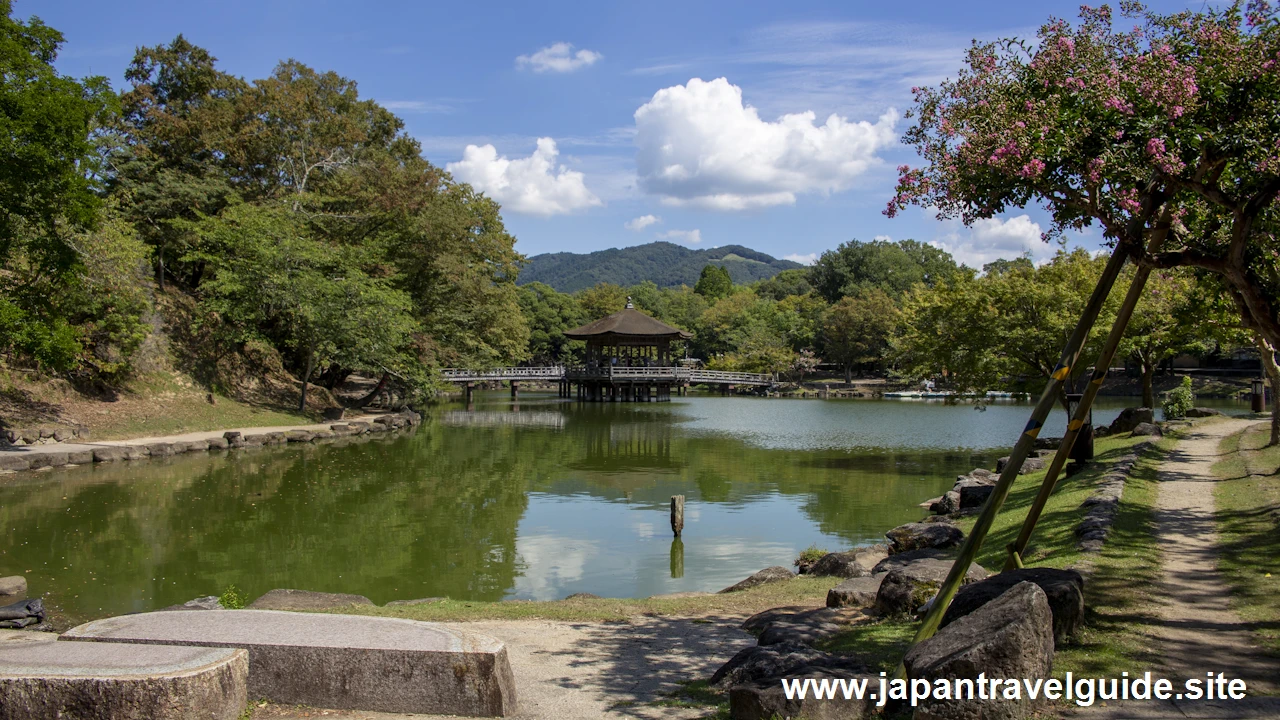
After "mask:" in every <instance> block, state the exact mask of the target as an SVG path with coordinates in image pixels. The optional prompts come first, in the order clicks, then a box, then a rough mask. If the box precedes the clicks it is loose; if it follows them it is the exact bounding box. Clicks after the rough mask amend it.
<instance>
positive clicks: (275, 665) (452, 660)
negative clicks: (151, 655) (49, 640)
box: [62, 610, 516, 717]
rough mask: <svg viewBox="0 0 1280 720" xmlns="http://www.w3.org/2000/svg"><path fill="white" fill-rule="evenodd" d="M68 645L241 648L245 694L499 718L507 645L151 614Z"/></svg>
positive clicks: (512, 701) (400, 625)
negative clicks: (245, 674)
mask: <svg viewBox="0 0 1280 720" xmlns="http://www.w3.org/2000/svg"><path fill="white" fill-rule="evenodd" d="M62 638H63V639H64V640H88V641H94V640H96V641H105V642H111V643H153V644H162V645H199V646H205V647H232V648H244V649H246V650H248V651H249V667H250V672H249V695H250V696H251V697H254V698H266V699H268V700H272V701H275V702H278V703H284V704H300V705H310V706H313V707H324V708H335V709H340V710H373V711H381V712H397V713H423V714H439V715H468V716H473V717H505V716H507V715H511V714H513V713H514V712H515V710H516V692H515V679H514V677H513V676H512V674H511V665H510V663H509V661H508V659H507V649H506V646H505V645H503V644H502V643H501V642H499V641H497V640H495V639H493V638H491V637H488V636H485V635H479V634H476V633H471V632H467V631H464V630H458V629H455V628H450V627H446V626H444V625H441V624H438V623H427V622H418V621H415V620H403V619H400V618H384V617H364V616H359V615H336V614H332V615H331V614H319V613H293V612H283V611H278V610H224V611H222V612H163V611H161V612H150V613H139V614H136V615H124V616H121V617H114V618H106V619H103V620H95V621H94V622H91V623H87V624H85V625H81V626H80V627H77V628H73V629H71V630H70V631H68V632H66V633H65V634H64V635H63V636H62Z"/></svg>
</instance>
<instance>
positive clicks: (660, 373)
mask: <svg viewBox="0 0 1280 720" xmlns="http://www.w3.org/2000/svg"><path fill="white" fill-rule="evenodd" d="M440 375H441V376H442V377H443V378H444V379H445V380H448V381H452V382H483V381H486V380H561V379H568V380H593V379H605V378H611V379H617V380H655V381H659V380H662V381H669V382H690V383H728V384H749V385H771V384H773V382H774V378H773V376H772V375H764V374H760V373H746V372H728V371H725V370H693V369H691V368H686V367H628V366H622V365H605V366H603V367H572V368H566V367H564V366H563V365H552V366H548V367H505V368H488V369H485V370H466V369H461V368H446V369H444V370H441V371H440Z"/></svg>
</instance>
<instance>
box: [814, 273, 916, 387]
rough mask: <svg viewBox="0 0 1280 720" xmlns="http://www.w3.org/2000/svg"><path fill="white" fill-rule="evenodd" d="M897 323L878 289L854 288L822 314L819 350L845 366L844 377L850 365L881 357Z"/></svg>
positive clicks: (890, 302) (891, 306)
mask: <svg viewBox="0 0 1280 720" xmlns="http://www.w3.org/2000/svg"><path fill="white" fill-rule="evenodd" d="M897 322H898V309H897V307H895V306H894V304H893V300H892V299H891V298H890V297H889V296H888V295H886V294H885V293H884V292H883V291H882V290H880V289H878V288H867V289H861V290H857V291H855V293H854V294H853V295H850V296H849V297H845V298H842V299H841V300H840V301H839V302H837V303H836V304H834V305H832V306H831V307H830V308H828V309H827V311H826V313H824V314H823V316H822V337H823V353H824V354H825V355H826V357H827V359H828V360H831V361H834V362H837V363H839V364H840V365H841V366H842V367H843V368H844V369H845V378H846V380H848V379H850V377H851V374H852V370H853V367H854V366H856V365H865V364H869V363H876V362H878V361H880V360H881V359H882V358H884V357H885V354H886V353H887V352H888V349H889V340H890V337H891V336H892V334H893V332H894V330H895V328H896V325H897Z"/></svg>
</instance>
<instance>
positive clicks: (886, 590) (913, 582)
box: [875, 557, 989, 615]
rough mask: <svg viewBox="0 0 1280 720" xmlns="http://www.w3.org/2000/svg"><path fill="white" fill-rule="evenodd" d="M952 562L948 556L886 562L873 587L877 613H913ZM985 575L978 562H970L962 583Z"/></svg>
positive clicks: (931, 593) (979, 579) (932, 591)
mask: <svg viewBox="0 0 1280 720" xmlns="http://www.w3.org/2000/svg"><path fill="white" fill-rule="evenodd" d="M889 559H890V560H892V559H893V558H892V557H891V558H889ZM953 564H954V560H951V559H942V558H934V557H922V558H918V559H915V560H912V561H911V562H908V563H902V564H900V565H893V566H887V569H888V570H889V573H888V574H887V575H885V576H884V580H882V581H881V583H880V587H879V589H878V590H877V591H876V600H875V610H876V612H877V613H878V614H880V615H910V614H913V613H915V612H916V610H918V609H919V608H920V607H921V606H923V605H924V604H925V603H927V602H929V600H930V599H931V598H933V596H934V595H935V594H937V592H938V588H940V587H942V581H943V580H946V579H947V574H948V573H950V572H951V566H952V565H953ZM881 565H884V563H881ZM988 575H989V574H988V573H987V571H986V570H985V569H984V568H983V567H982V566H981V565H977V564H972V565H970V566H969V571H968V572H967V573H965V577H964V581H963V583H964V584H968V583H973V582H979V581H981V580H985V579H986V578H987V577H988Z"/></svg>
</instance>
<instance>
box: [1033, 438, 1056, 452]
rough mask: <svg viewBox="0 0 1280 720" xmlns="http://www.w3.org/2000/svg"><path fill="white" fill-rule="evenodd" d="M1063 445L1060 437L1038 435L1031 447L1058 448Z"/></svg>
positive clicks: (1042, 448) (1040, 448)
mask: <svg viewBox="0 0 1280 720" xmlns="http://www.w3.org/2000/svg"><path fill="white" fill-rule="evenodd" d="M1061 445H1062V438H1060V437H1037V438H1036V439H1035V442H1033V443H1032V444H1031V447H1033V448H1035V449H1036V450H1057V449H1058V448H1059V447H1060V446H1061Z"/></svg>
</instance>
